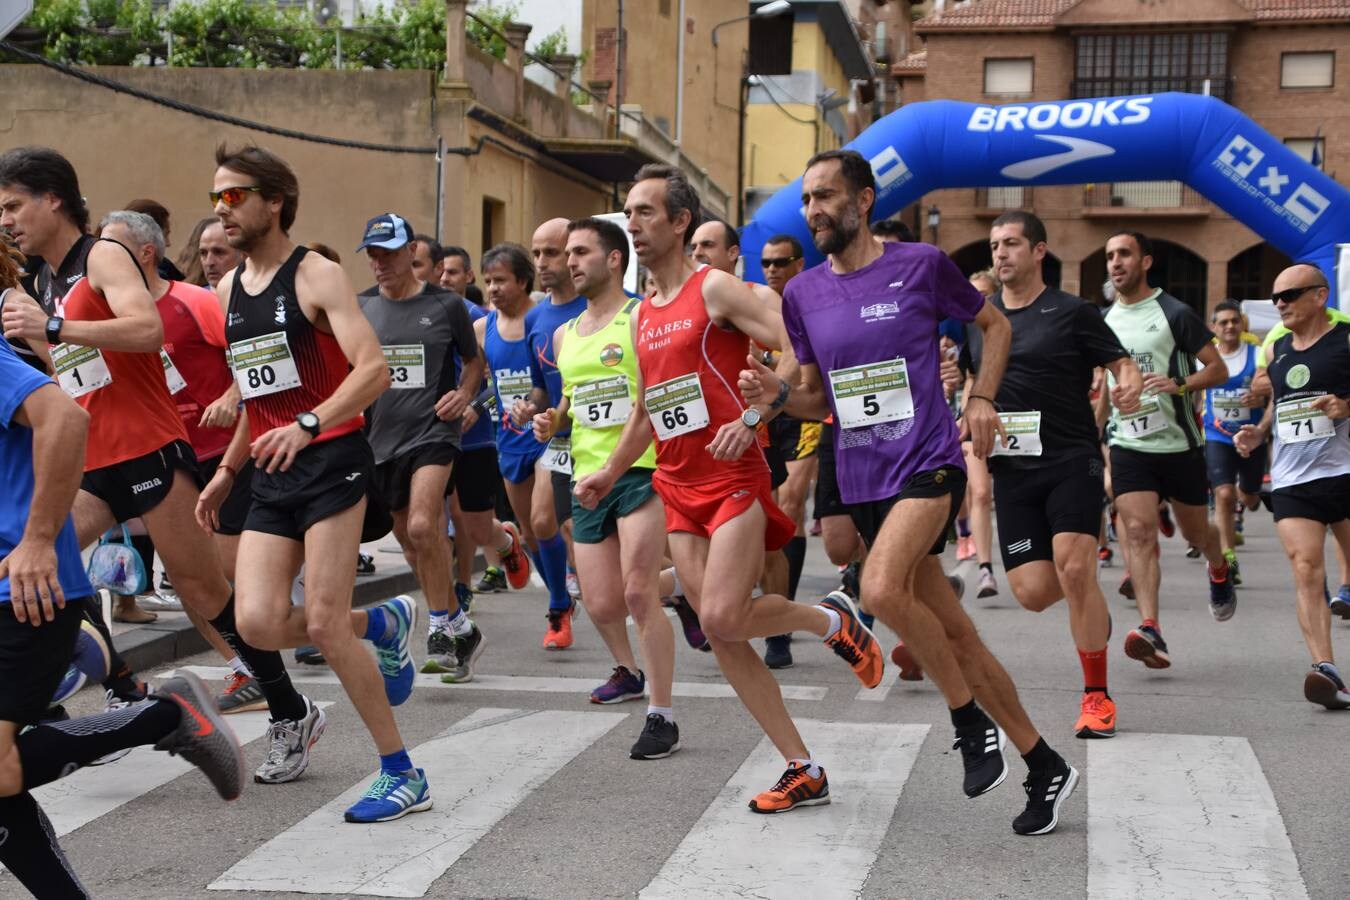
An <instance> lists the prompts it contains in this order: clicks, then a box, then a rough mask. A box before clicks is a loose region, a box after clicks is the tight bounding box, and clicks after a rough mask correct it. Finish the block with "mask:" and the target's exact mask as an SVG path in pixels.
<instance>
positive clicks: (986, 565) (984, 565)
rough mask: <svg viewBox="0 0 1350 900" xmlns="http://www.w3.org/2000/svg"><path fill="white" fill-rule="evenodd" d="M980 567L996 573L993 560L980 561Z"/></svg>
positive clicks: (990, 572)
mask: <svg viewBox="0 0 1350 900" xmlns="http://www.w3.org/2000/svg"><path fill="white" fill-rule="evenodd" d="M980 568H981V569H984V570H985V571H986V572H988V573H989V574H991V575H992V574H993V573H994V564H993V563H991V562H987V563H980Z"/></svg>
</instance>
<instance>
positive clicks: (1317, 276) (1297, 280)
mask: <svg viewBox="0 0 1350 900" xmlns="http://www.w3.org/2000/svg"><path fill="white" fill-rule="evenodd" d="M1314 284H1315V285H1317V286H1318V287H1326V286H1327V277H1326V276H1325V275H1323V274H1322V270H1321V269H1319V268H1317V266H1314V265H1312V264H1311V263H1294V264H1293V265H1292V266H1290V267H1289V268H1287V269H1285V270H1284V271H1282V272H1281V273H1280V274H1279V275H1276V276H1275V287H1274V291H1275V292H1276V293H1278V292H1279V291H1283V290H1288V289H1289V288H1293V287H1307V286H1309V285H1314Z"/></svg>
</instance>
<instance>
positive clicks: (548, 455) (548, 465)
mask: <svg viewBox="0 0 1350 900" xmlns="http://www.w3.org/2000/svg"><path fill="white" fill-rule="evenodd" d="M539 465H541V466H543V467H544V468H545V469H547V470H548V471H550V472H557V473H559V474H561V475H571V474H572V441H571V439H570V438H565V437H555V438H554V439H553V440H551V441H549V442H548V449H546V450H545V451H544V455H543V456H542V457H540V459H539Z"/></svg>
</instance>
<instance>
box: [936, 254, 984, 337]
mask: <svg viewBox="0 0 1350 900" xmlns="http://www.w3.org/2000/svg"><path fill="white" fill-rule="evenodd" d="M934 250H935V251H936V253H935V255H934V265H933V299H934V300H935V301H936V302H937V310H938V316H939V318H947V319H956V320H957V321H958V322H973V321H975V317H976V316H978V315H979V314H980V310H981V309H983V308H984V295H983V294H981V293H980V292H979V291H977V290H976V289H975V285H973V284H971V283H970V281H969V280H967V279H966V276H965V275H963V274H962V273H961V270H960V269H958V268H957V267H956V263H954V262H952V261H951V260H950V259H948V258H947V254H945V253H943V252H942V251H941V250H937V248H934Z"/></svg>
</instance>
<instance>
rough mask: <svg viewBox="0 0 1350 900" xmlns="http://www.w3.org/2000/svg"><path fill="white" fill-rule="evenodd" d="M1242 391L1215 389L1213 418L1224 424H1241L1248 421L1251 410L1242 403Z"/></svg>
mask: <svg viewBox="0 0 1350 900" xmlns="http://www.w3.org/2000/svg"><path fill="white" fill-rule="evenodd" d="M1242 393H1243V392H1242V391H1215V392H1214V418H1216V419H1218V420H1219V421H1220V422H1222V423H1224V424H1225V425H1241V424H1243V423H1245V422H1247V421H1249V420H1250V419H1251V417H1252V415H1251V413H1252V411H1251V410H1250V409H1248V408H1247V407H1245V406H1243V405H1242Z"/></svg>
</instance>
